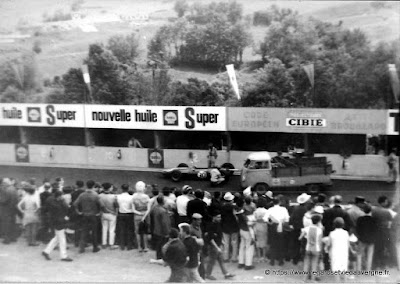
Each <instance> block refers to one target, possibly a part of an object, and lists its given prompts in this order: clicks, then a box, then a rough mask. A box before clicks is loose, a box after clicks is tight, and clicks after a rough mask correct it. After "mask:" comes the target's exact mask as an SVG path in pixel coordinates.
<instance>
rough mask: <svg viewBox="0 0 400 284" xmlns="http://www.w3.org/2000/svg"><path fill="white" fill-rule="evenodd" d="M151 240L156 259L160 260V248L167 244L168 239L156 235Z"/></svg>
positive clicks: (161, 256)
mask: <svg viewBox="0 0 400 284" xmlns="http://www.w3.org/2000/svg"><path fill="white" fill-rule="evenodd" d="M152 238H153V245H154V249H155V251H156V258H157V259H162V258H163V255H162V247H163V246H164V245H165V244H166V243H167V241H168V239H167V238H166V237H163V236H157V235H153V236H152Z"/></svg>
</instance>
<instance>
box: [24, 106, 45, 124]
mask: <svg viewBox="0 0 400 284" xmlns="http://www.w3.org/2000/svg"><path fill="white" fill-rule="evenodd" d="M27 112H28V122H41V121H42V116H41V113H40V108H39V107H28V108H27Z"/></svg>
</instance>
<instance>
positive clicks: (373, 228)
mask: <svg viewBox="0 0 400 284" xmlns="http://www.w3.org/2000/svg"><path fill="white" fill-rule="evenodd" d="M371 211H372V208H371V206H370V205H365V206H364V213H365V214H364V216H361V217H359V218H358V219H357V226H356V234H357V238H358V241H359V249H360V253H359V254H358V255H357V257H358V261H357V263H358V264H359V267H357V270H362V267H361V264H362V263H365V264H366V266H365V270H371V268H372V259H373V257H374V247H375V241H376V233H377V230H378V227H377V225H376V220H375V219H374V218H372V214H371Z"/></svg>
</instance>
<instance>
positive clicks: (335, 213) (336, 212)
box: [322, 195, 353, 236]
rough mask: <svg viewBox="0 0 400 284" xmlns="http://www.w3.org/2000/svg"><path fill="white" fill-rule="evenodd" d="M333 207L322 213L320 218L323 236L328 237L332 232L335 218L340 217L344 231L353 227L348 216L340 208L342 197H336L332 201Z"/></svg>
mask: <svg viewBox="0 0 400 284" xmlns="http://www.w3.org/2000/svg"><path fill="white" fill-rule="evenodd" d="M333 203H334V204H333V207H332V208H329V209H327V210H325V211H324V215H323V218H322V225H324V228H325V231H324V235H325V236H329V233H330V232H332V231H333V230H334V226H333V221H334V220H335V219H336V218H337V217H341V218H343V220H344V229H345V230H346V231H349V230H350V228H351V227H352V226H353V224H352V222H351V219H350V216H349V214H348V213H347V212H346V211H345V210H344V209H343V208H342V206H341V203H342V197H341V196H340V195H336V196H335V197H334V199H333Z"/></svg>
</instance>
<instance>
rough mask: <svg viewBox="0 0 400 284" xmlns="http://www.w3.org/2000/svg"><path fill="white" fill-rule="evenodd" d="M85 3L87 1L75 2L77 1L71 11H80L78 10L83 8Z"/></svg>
mask: <svg viewBox="0 0 400 284" xmlns="http://www.w3.org/2000/svg"><path fill="white" fill-rule="evenodd" d="M84 2H85V1H83V0H75V1H74V2H73V3H72V4H71V10H72V11H74V12H76V11H78V10H79V9H80V8H81V6H82V4H83V3H84Z"/></svg>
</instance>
